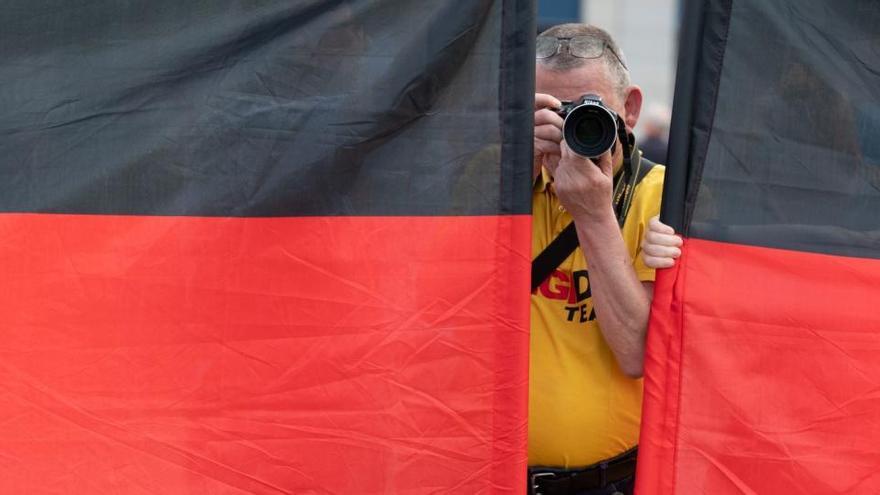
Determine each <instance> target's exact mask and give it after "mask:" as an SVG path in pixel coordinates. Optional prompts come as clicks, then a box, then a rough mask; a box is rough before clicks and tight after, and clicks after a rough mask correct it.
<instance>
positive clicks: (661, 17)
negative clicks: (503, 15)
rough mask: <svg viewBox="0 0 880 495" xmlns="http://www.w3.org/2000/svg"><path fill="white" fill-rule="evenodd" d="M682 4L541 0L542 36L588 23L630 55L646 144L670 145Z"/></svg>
mask: <svg viewBox="0 0 880 495" xmlns="http://www.w3.org/2000/svg"><path fill="white" fill-rule="evenodd" d="M682 5H683V2H682V1H681V0H538V32H541V31H543V30H545V29H547V28H549V27H550V26H553V25H555V24H562V23H566V22H586V23H590V24H594V25H596V26H599V27H601V28H602V29H605V30H606V31H608V32H609V33H611V35H612V36H613V37H614V39H615V40H616V41H617V43H618V44H619V45H620V47H621V49H622V50H623V52H624V54H625V55H626V59H627V64H628V65H629V69H630V74H631V76H632V80H633V83H635V84H638V85H639V86H641V87H642V90H644V92H645V103H644V106H643V107H642V116H641V117H640V119H639V124H638V126H637V127H636V136H637V137H638V138H639V142H640V143H644V144H647V143H646V141H653V142H654V143H657V142H663V143H665V142H666V139H667V136H668V126H669V117H670V109H671V108H672V92H673V88H674V84H675V63H676V56H677V53H678V45H677V39H678V30H679V25H680V22H681V12H682ZM646 154H647V153H646ZM663 154H665V150H663ZM649 158H652V159H654V157H650V156H649ZM657 159H658V160H659V161H661V162H663V161H665V159H663V158H657Z"/></svg>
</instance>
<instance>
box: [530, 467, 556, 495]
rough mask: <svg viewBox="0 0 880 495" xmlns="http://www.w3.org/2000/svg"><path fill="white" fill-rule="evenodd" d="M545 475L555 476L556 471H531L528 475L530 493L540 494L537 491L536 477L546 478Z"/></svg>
mask: <svg viewBox="0 0 880 495" xmlns="http://www.w3.org/2000/svg"><path fill="white" fill-rule="evenodd" d="M547 476H556V473H551V472H549V471H545V472H543V473H532V474H530V475H529V484H530V485H531V487H532V495H541V492H539V491H538V478H546V477H547Z"/></svg>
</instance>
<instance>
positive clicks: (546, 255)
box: [532, 158, 655, 292]
mask: <svg viewBox="0 0 880 495" xmlns="http://www.w3.org/2000/svg"><path fill="white" fill-rule="evenodd" d="M654 165H655V163H653V162H651V161H649V160H647V159H645V158H642V159H641V166H640V167H639V169H638V175H637V176H636V180H635V184H636V185H638V183H639V182H641V181H642V179H644V178H645V176H646V175H648V172H650V171H651V169H652V168H654ZM621 224H623V222H621ZM577 247H578V238H577V230H576V229H575V226H574V222H571V223H569V224H568V225H567V226H566V227H565V228H564V229H562V232H560V233H559V235H557V236H556V238H555V239H553V241H551V242H550V244H548V245H547V247H546V248H544V250H543V251H541V253H540V254H538V256H536V257H535V259H533V260H532V292H534V291H535V289H537V288H538V286H539V285H541V284H542V283H543V282H544V280H547V277H549V276H550V274H551V273H553V270H555V269H556V268H557V267H558V266H559V265H560V264H561V263H562V262H563V261H565V259H566V258H568V257H569V256H571V253H572V252H573V251H574V250H575V249H577Z"/></svg>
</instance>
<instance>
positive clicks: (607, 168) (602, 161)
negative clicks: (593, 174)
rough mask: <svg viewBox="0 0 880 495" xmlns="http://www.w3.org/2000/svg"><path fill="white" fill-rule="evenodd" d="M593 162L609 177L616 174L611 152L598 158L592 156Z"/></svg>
mask: <svg viewBox="0 0 880 495" xmlns="http://www.w3.org/2000/svg"><path fill="white" fill-rule="evenodd" d="M591 160H592V161H593V163H595V164H596V165H598V166H599V170H601V171H602V173H603V174H605V175H606V176H608V177H612V176H613V175H614V165H613V164H612V161H611V152H610V151H609V152H606V153H603V154H602V155H601V156H599V157H597V158H591Z"/></svg>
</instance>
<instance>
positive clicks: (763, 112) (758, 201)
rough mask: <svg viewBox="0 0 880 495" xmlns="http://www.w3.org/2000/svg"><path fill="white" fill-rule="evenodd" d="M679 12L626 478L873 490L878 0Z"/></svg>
mask: <svg viewBox="0 0 880 495" xmlns="http://www.w3.org/2000/svg"><path fill="white" fill-rule="evenodd" d="M683 23H684V26H683V31H682V38H681V45H680V46H681V48H680V55H679V69H678V82H677V86H676V94H675V111H674V116H673V123H672V134H671V148H670V157H669V158H670V159H669V168H668V170H667V179H666V190H665V191H664V204H663V208H664V211H663V218H664V220H665V221H666V222H667V223H669V224H671V225H673V226H674V227H675V228H676V230H677V231H679V232H681V233H683V234H684V236H685V238H686V239H685V245H684V249H683V254H682V257H681V259H680V260H679V261H678V263H677V265H676V267H675V268H673V269H671V270H666V271H663V272H662V273H659V274H658V279H657V286H656V291H655V298H654V304H653V309H652V322H651V326H650V329H649V335H648V352H647V358H646V369H645V376H646V381H645V402H644V416H643V423H642V436H641V449H640V458H639V472H638V476H637V479H638V493H640V494H642V495H671V494H678V495H693V494H703V493H705V494H712V495H727V494H730V495H732V494H737V495H739V494H749V495H753V494H787V495H793V494H816V495H819V494H822V495H828V494H865V495H868V494H872V495H873V494H877V493H880V30H878V28H877V26H878V25H880V3H878V2H877V1H875V0H852V1H847V2H831V1H824V0H780V1H772V2H768V1H764V0H713V1H708V2H700V1H694V2H690V3H689V4H688V5H687V7H686V9H685V15H684V16H683Z"/></svg>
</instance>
